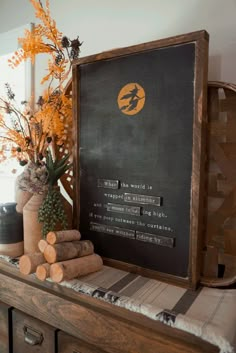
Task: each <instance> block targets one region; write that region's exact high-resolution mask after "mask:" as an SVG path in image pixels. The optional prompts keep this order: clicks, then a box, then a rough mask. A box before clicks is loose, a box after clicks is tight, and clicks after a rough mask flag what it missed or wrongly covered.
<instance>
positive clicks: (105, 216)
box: [73, 31, 208, 287]
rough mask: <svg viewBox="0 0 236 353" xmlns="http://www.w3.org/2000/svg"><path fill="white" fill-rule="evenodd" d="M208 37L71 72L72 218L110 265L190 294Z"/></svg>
mask: <svg viewBox="0 0 236 353" xmlns="http://www.w3.org/2000/svg"><path fill="white" fill-rule="evenodd" d="M207 46H208V38H207V34H206V32H205V31H199V32H195V33H191V34H187V35H183V36H177V37H174V38H168V39H166V40H161V41H155V42H151V43H146V44H142V45H137V46H134V47H129V48H124V49H118V50H113V51H109V52H106V53H102V54H99V55H95V56H89V57H86V58H82V59H80V60H79V61H78V62H76V63H75V65H74V71H73V97H74V98H75V105H76V106H75V114H74V120H75V126H76V129H75V130H76V137H75V139H76V141H75V142H76V143H75V168H74V174H75V200H74V202H75V213H74V220H75V222H76V226H77V227H78V228H79V229H80V231H81V233H82V237H83V238H84V239H90V240H92V242H93V243H94V245H95V251H96V252H97V253H98V254H100V255H102V256H103V257H104V258H106V259H111V261H110V263H112V264H120V265H121V264H122V265H123V264H129V265H127V266H128V267H129V268H130V269H132V270H134V269H135V270H136V271H138V272H141V273H144V274H148V275H149V274H151V275H153V274H154V275H155V274H157V277H160V278H167V279H170V280H173V281H174V282H176V281H177V282H179V283H183V284H186V283H187V285H189V286H191V287H195V286H196V284H197V281H198V279H199V264H198V263H197V262H198V257H199V254H198V247H199V241H200V237H201V223H202V215H201V212H200V207H201V204H202V200H203V194H202V191H201V188H202V186H201V185H202V183H203V182H204V176H203V169H204V168H203V164H204V161H203V153H204V119H205V116H204V111H205V104H206V102H205V95H206V86H207V81H206V75H207V70H206V67H207Z"/></svg>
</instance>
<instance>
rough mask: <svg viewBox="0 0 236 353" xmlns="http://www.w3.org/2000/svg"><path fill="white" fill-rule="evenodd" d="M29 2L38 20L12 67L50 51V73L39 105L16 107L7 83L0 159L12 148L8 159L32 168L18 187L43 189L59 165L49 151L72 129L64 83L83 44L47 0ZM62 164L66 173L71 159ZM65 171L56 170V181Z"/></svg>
mask: <svg viewBox="0 0 236 353" xmlns="http://www.w3.org/2000/svg"><path fill="white" fill-rule="evenodd" d="M29 1H30V2H31V3H32V5H33V7H34V9H35V16H36V17H37V18H38V19H39V21H40V23H39V24H37V25H35V26H34V28H33V30H32V31H30V30H25V34H24V37H23V38H19V39H18V41H19V44H20V45H21V48H20V49H19V50H17V51H16V52H15V53H14V55H13V56H12V58H11V59H10V60H9V65H10V66H12V67H13V68H16V67H17V66H18V65H19V64H20V63H21V62H22V61H25V60H27V59H30V60H32V62H34V61H35V56H36V55H38V54H47V55H49V60H48V67H47V74H46V75H45V76H44V77H43V78H42V80H41V84H45V83H48V87H47V89H46V90H45V91H44V92H43V94H42V96H40V97H39V99H38V102H37V108H35V107H32V106H31V102H22V104H21V107H18V106H17V105H16V102H15V94H14V92H13V91H12V90H11V87H10V86H9V85H8V84H6V97H0V162H2V161H4V160H6V159H7V158H9V151H10V157H12V158H15V159H17V160H18V161H19V163H20V165H22V166H24V165H27V167H28V168H26V171H25V172H24V173H23V175H22V176H21V177H19V179H18V185H19V187H20V188H22V189H23V190H28V191H30V192H32V193H35V192H37V193H40V192H42V191H44V190H45V188H49V189H50V187H49V186H51V185H52V179H51V177H52V173H51V172H50V168H52V167H55V168H56V164H57V163H55V164H52V163H49V161H51V151H53V153H54V154H55V155H57V149H58V148H59V147H60V146H61V145H63V143H64V141H65V139H66V134H68V131H69V130H70V129H71V127H72V101H71V99H70V97H67V96H66V94H65V87H66V84H67V81H68V78H69V75H70V73H71V67H72V61H73V59H76V58H78V56H79V53H80V46H81V44H82V43H81V42H80V41H79V38H77V39H75V40H70V39H69V38H68V37H66V36H63V35H62V33H61V32H60V31H59V30H58V29H57V26H56V22H55V20H53V19H52V17H51V14H50V9H49V0H46V1H45V6H44V5H43V3H42V1H41V0H29ZM60 163H61V166H62V169H61V172H62V171H63V173H64V172H65V171H66V170H67V169H68V168H69V167H70V164H69V163H68V158H65V159H63V160H62V161H60ZM55 175H56V176H57V177H56V178H55ZM61 175H62V174H61V173H59V174H58V173H54V179H53V184H54V185H56V184H57V181H58V179H59V178H60V177H61ZM41 221H42V217H41Z"/></svg>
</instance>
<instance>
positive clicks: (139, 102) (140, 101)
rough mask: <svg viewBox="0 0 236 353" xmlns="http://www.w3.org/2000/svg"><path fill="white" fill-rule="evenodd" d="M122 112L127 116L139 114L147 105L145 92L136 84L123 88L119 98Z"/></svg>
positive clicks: (129, 84)
mask: <svg viewBox="0 0 236 353" xmlns="http://www.w3.org/2000/svg"><path fill="white" fill-rule="evenodd" d="M117 104H118V107H119V109H120V111H121V112H122V113H124V114H126V115H135V114H138V113H139V112H140V111H141V110H142V109H143V107H144V104H145V91H144V89H143V87H142V86H140V85H139V84H138V83H136V82H132V83H128V84H126V85H125V86H123V87H122V88H121V90H120V92H119V94H118V97H117Z"/></svg>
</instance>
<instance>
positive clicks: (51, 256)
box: [43, 244, 57, 264]
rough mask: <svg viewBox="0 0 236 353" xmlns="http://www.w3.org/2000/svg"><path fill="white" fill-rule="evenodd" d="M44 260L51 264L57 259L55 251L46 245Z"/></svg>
mask: <svg viewBox="0 0 236 353" xmlns="http://www.w3.org/2000/svg"><path fill="white" fill-rule="evenodd" d="M43 255H44V257H45V260H46V261H47V262H48V263H49V264H53V263H54V262H56V259H57V252H56V249H55V248H54V247H53V246H52V245H50V244H48V245H47V247H46V248H45V250H44V253H43Z"/></svg>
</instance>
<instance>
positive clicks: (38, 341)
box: [12, 309, 56, 353]
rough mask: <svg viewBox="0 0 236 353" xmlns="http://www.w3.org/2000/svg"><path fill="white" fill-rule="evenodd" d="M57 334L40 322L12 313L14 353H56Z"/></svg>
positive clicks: (18, 313) (17, 312)
mask: <svg viewBox="0 0 236 353" xmlns="http://www.w3.org/2000/svg"><path fill="white" fill-rule="evenodd" d="M55 332H56V329H55V328H54V327H52V326H50V325H47V324H45V323H44V322H42V321H40V320H37V319H34V318H32V317H30V316H28V315H26V314H24V313H22V312H20V311H18V310H15V309H14V310H13V311H12V340H13V353H55V343H56V335H55Z"/></svg>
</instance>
